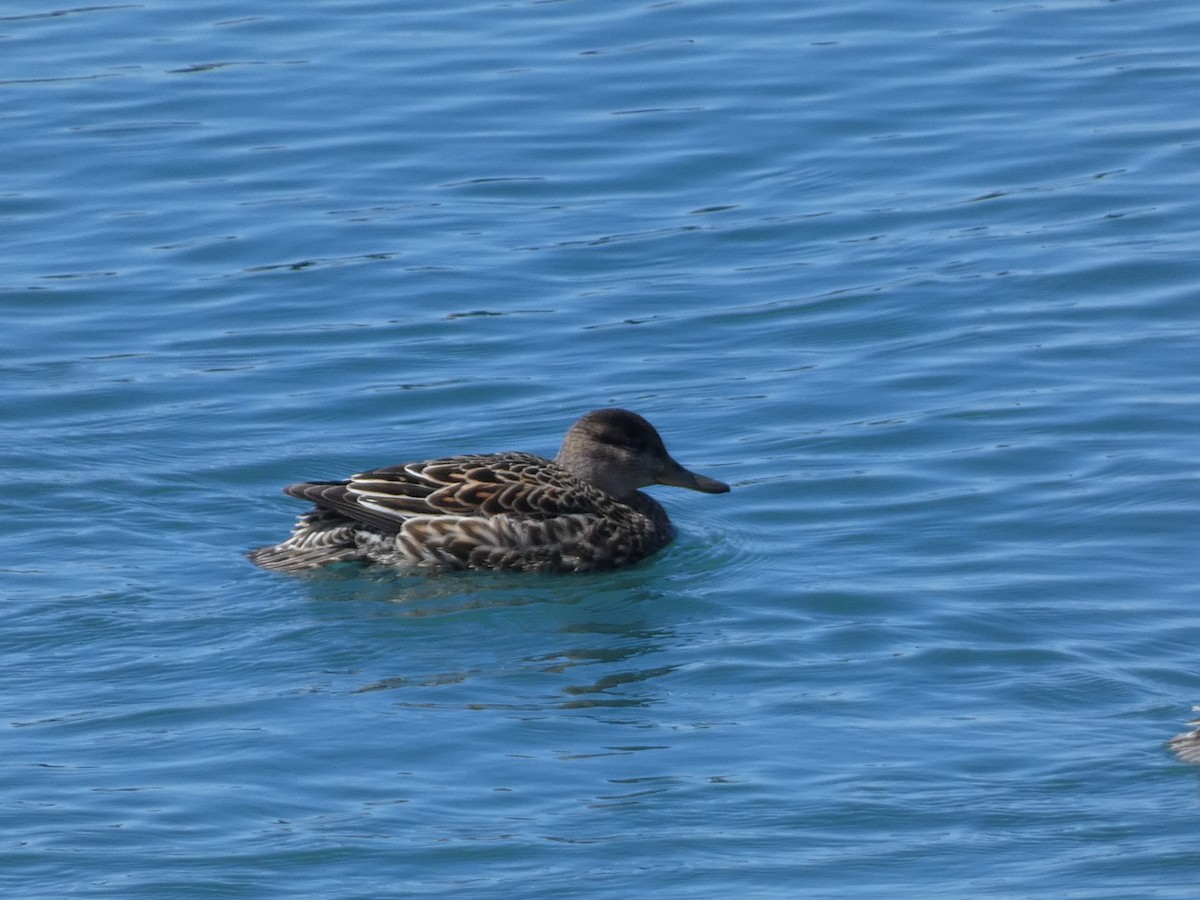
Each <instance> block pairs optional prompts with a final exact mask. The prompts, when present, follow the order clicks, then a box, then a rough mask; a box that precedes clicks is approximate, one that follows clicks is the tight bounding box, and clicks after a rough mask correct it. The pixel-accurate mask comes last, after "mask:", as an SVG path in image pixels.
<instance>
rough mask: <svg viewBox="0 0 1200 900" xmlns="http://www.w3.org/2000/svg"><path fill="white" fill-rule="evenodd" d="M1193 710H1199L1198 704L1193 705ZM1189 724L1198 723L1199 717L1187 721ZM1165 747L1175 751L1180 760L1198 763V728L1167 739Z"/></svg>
mask: <svg viewBox="0 0 1200 900" xmlns="http://www.w3.org/2000/svg"><path fill="white" fill-rule="evenodd" d="M1192 709H1193V710H1194V711H1195V712H1200V706H1194V707H1192ZM1188 724H1189V725H1200V719H1197V720H1195V721H1192V722H1188ZM1167 747H1168V748H1169V749H1171V750H1173V751H1175V755H1176V756H1178V757H1179V759H1180V760H1182V761H1183V762H1187V763H1200V728H1197V729H1195V730H1194V731H1185V732H1184V733H1183V734H1177V735H1175V737H1173V738H1171V739H1170V740H1169V741H1167Z"/></svg>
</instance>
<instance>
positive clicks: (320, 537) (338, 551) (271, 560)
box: [246, 509, 366, 572]
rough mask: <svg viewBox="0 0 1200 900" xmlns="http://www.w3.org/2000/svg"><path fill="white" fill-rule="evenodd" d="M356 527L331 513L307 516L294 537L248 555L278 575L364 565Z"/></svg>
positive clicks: (252, 560)
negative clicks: (336, 565) (338, 565)
mask: <svg viewBox="0 0 1200 900" xmlns="http://www.w3.org/2000/svg"><path fill="white" fill-rule="evenodd" d="M355 530H356V526H355V525H354V524H353V523H352V522H350V521H349V520H348V519H346V518H345V517H343V516H340V515H338V514H337V513H335V512H332V511H331V510H325V509H314V510H313V511H312V512H309V513H305V514H304V515H302V516H301V517H300V520H299V521H298V522H297V523H296V527H295V528H294V529H293V530H292V536H291V537H290V538H288V539H287V540H286V541H283V542H282V543H279V544H270V545H268V546H266V547H259V548H258V549H257V550H251V551H250V552H249V553H247V554H246V557H247V558H248V559H249V560H250V562H252V563H254V564H255V565H256V566H262V567H263V568H264V569H271V570H272V571H275V572H303V571H304V570H305V569H316V568H319V567H321V566H327V565H329V564H330V563H337V562H361V561H365V560H366V557H365V556H364V555H363V553H362V551H361V550H360V549H359V547H358V542H357V541H356V540H355Z"/></svg>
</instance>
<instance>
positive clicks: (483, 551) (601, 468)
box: [249, 409, 729, 572]
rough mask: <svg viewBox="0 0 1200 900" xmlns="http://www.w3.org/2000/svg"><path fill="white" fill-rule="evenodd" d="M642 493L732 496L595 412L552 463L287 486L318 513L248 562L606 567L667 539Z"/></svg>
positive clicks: (290, 567)
mask: <svg viewBox="0 0 1200 900" xmlns="http://www.w3.org/2000/svg"><path fill="white" fill-rule="evenodd" d="M649 484H671V485H676V486H679V487H686V488H690V489H692V490H697V491H703V492H706V493H723V492H725V491H728V490H729V486H728V485H725V484H722V483H721V482H719V481H714V480H713V479H711V478H706V477H704V476H703V475H697V474H695V473H693V472H689V471H688V470H686V469H684V468H683V467H682V466H680V465H679V463H677V462H675V460H673V459H672V458H671V456H670V454H668V453H667V450H666V447H665V446H664V445H663V442H662V438H661V437H659V435H658V432H657V431H655V429H654V426H652V425H651V424H650V423H649V422H647V421H646V420H645V419H643V418H642V417H641V416H639V415H637V414H635V413H631V412H629V411H627V410H621V409H602V410H597V411H595V412H592V413H588V414H587V415H586V416H584V417H583V418H582V419H580V420H579V421H578V422H576V423H575V425H573V426H572V427H571V429H570V430H569V431H568V432H567V435H566V437H565V438H564V439H563V444H562V448H561V449H560V450H559V453H558V456H556V457H555V459H553V460H549V459H546V458H544V457H541V456H535V455H533V454H531V453H492V454H479V455H469V456H452V457H447V458H444V459H432V460H427V461H425V462H413V463H406V464H403V465H399V466H390V467H387V468H383V469H373V470H371V471H369V472H363V473H361V474H358V475H353V476H351V477H350V478H349V479H346V480H345V481H329V482H305V483H302V484H293V485H290V486H289V487H286V488H284V493H286V494H288V495H290V496H292V497H296V498H298V499H301V500H308V501H309V502H311V503H313V504H314V506H315V509H313V510H312V511H311V512H308V513H305V514H304V515H302V516H301V517H300V520H299V521H298V522H297V523H296V527H295V529H294V530H293V531H292V536H291V537H290V538H288V539H287V540H286V541H284V542H283V543H281V544H276V545H274V546H269V547H262V548H260V549H258V550H254V551H252V552H251V553H250V554H249V556H250V559H251V560H252V561H253V562H254V563H256V564H258V565H260V566H263V567H264V568H268V569H275V570H277V571H282V572H297V571H301V570H304V569H311V568H316V567H318V566H324V565H328V564H329V563H334V562H353V561H357V562H373V563H381V564H383V565H388V566H393V567H396V568H400V569H414V568H415V569H509V570H516V571H524V572H591V571H599V570H603V569H612V568H616V567H618V566H623V565H628V564H629V563H633V562H636V561H638V560H640V559H643V558H644V557H646V556H649V555H650V554H652V553H654V552H655V551H657V550H660V549H661V548H662V547H664V546H665V545H666V544H667V543H668V542H669V541H670V540H671V537H672V528H671V523H670V520H669V519H668V518H667V514H666V511H665V510H664V509H663V508H662V507H661V506H660V505H659V504H658V503H657V502H656V501H655V500H654V499H653V498H651V497H649V496H648V495H646V494H643V493H642V492H641V491H639V490H638V488H640V487H645V486H646V485H649Z"/></svg>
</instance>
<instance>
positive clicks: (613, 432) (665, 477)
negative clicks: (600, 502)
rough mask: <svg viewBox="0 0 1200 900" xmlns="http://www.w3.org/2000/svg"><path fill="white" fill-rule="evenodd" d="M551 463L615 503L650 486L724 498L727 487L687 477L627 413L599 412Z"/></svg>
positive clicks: (573, 432)
mask: <svg viewBox="0 0 1200 900" xmlns="http://www.w3.org/2000/svg"><path fill="white" fill-rule="evenodd" d="M554 461H555V462H557V463H558V464H559V465H560V466H562V467H563V468H564V469H566V470H567V471H569V472H571V473H572V474H573V475H575V476H576V477H577V478H582V479H583V480H584V481H587V482H588V483H590V484H593V485H595V486H596V487H598V488H600V489H601V490H602V491H606V492H607V493H609V494H612V495H613V496H614V497H618V498H621V499H625V498H628V497H630V496H631V495H632V494H633V492H634V491H636V490H637V489H638V488H641V487H646V486H647V485H651V484H669V485H674V486H675V487H683V488H689V489H690V490H693V491H703V492H704V493H706V494H723V493H725V492H726V491H728V490H729V485H727V484H724V483H723V482H720V481H716V480H715V479H712V478H707V477H705V476H704V475H697V474H696V473H695V472H689V471H688V470H687V469H685V468H684V467H683V466H681V465H680V464H679V463H677V462H675V460H673V459H672V458H671V454H669V453H667V448H666V447H665V446H664V445H663V441H662V438H661V437H659V435H658V432H657V431H656V430H655V428H654V426H653V425H651V424H650V423H649V422H647V421H646V420H645V419H643V418H642V417H641V416H639V415H638V414H637V413H632V412H630V411H629V410H627V409H598V410H596V411H595V412H590V413H588V414H587V415H586V416H584V417H583V418H582V419H580V420H579V421H578V422H576V423H575V424H574V425H572V426H571V429H570V430H569V431H568V432H567V436H566V437H565V438H563V443H562V447H561V448H560V449H559V451H558V456H557V457H555V460H554Z"/></svg>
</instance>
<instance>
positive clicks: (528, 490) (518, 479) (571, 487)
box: [284, 453, 614, 534]
mask: <svg viewBox="0 0 1200 900" xmlns="http://www.w3.org/2000/svg"><path fill="white" fill-rule="evenodd" d="M284 493H286V494H289V495H290V496H292V497H297V498H299V499H302V500H308V501H310V502H312V503H314V504H316V505H317V506H318V507H319V508H322V509H330V510H333V511H335V512H338V513H341V514H342V515H344V516H346V517H347V518H349V519H353V520H354V521H357V522H362V523H364V524H366V525H370V526H372V527H374V528H378V529H380V530H382V531H383V532H385V533H389V534H391V533H398V532H399V531H400V530H401V529H402V528H403V527H404V524H405V523H406V522H408V521H410V520H412V519H416V518H429V517H435V516H451V517H473V518H489V517H492V516H501V515H509V516H517V517H522V518H529V519H549V518H553V517H556V516H565V515H576V514H585V515H586V514H591V513H600V512H601V511H602V508H603V507H604V506H605V505H606V504H608V503H612V502H614V501H612V500H611V499H610V498H608V496H607V495H606V494H604V493H603V492H601V491H599V490H598V489H596V488H594V487H592V486H591V485H588V484H585V483H583V482H581V481H579V480H578V479H576V478H574V477H572V476H571V475H570V474H568V473H567V472H565V471H564V470H563V469H561V468H559V467H558V466H556V465H555V464H554V463H553V462H551V461H550V460H548V459H545V458H543V457H540V456H535V455H533V454H531V453H496V454H486V455H476V456H452V457H447V458H445V459H431V460H427V461H425V462H416V463H406V464H404V465H400V466H389V467H387V468H383V469H372V470H371V471H369V472H361V473H359V474H358V475H353V476H351V477H350V478H348V479H346V480H345V481H329V482H305V483H302V484H293V485H290V486H288V487H286V488H284Z"/></svg>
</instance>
